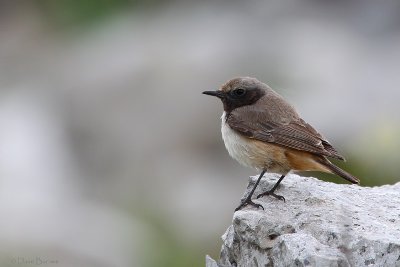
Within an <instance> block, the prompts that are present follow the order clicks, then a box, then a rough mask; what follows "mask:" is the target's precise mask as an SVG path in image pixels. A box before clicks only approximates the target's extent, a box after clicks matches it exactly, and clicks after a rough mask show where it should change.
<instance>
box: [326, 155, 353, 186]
mask: <svg viewBox="0 0 400 267" xmlns="http://www.w3.org/2000/svg"><path fill="white" fill-rule="evenodd" d="M319 162H320V163H321V164H322V165H324V166H325V167H327V168H328V169H329V170H330V171H331V172H333V173H334V174H337V175H339V176H340V177H342V178H344V179H346V180H347V181H349V182H351V183H353V184H359V183H360V180H359V179H358V178H357V177H355V176H353V175H351V174H350V173H348V172H346V171H344V170H342V169H341V168H339V167H338V166H336V165H334V164H333V163H332V162H330V161H329V160H328V159H326V158H324V159H321V160H320V161H319Z"/></svg>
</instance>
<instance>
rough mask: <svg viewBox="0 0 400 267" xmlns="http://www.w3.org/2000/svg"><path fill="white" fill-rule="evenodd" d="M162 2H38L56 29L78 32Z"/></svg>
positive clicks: (159, 0)
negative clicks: (115, 16)
mask: <svg viewBox="0 0 400 267" xmlns="http://www.w3.org/2000/svg"><path fill="white" fill-rule="evenodd" d="M163 2H165V1H161V0H149V1H145V0H80V1H69V0H57V1H53V0H36V1H35V3H36V5H37V7H38V9H39V10H40V11H41V12H42V15H43V18H44V19H46V20H47V22H48V23H49V24H50V25H51V26H52V27H54V28H56V29H58V30H59V29H61V30H67V31H68V30H77V29H82V28H86V27H90V26H93V25H96V23H99V22H101V21H102V20H103V19H107V18H108V17H110V16H112V15H114V13H118V12H121V11H123V10H126V9H130V10H134V9H137V8H144V7H154V6H156V5H159V4H161V3H163Z"/></svg>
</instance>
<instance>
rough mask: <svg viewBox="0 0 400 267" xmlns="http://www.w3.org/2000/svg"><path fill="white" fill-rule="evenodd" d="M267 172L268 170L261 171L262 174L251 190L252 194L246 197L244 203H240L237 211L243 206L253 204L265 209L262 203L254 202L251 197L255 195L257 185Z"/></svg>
mask: <svg viewBox="0 0 400 267" xmlns="http://www.w3.org/2000/svg"><path fill="white" fill-rule="evenodd" d="M265 172H266V171H265V170H264V171H262V172H261V174H260V176H259V177H258V179H257V182H256V184H255V185H254V187H253V189H252V190H251V192H250V194H249V195H248V196H247V197H246V199H245V200H244V201H243V202H242V203H240V205H239V207H237V208H236V209H235V211H238V210H240V209H241V208H243V207H244V206H246V205H251V206H254V207H256V208H262V209H264V208H263V206H262V205H260V204H257V203H254V202H253V201H251V197H252V196H253V194H254V191H256V188H257V185H258V184H259V183H260V180H261V178H262V177H263V176H264V174H265Z"/></svg>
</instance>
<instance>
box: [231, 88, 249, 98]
mask: <svg viewBox="0 0 400 267" xmlns="http://www.w3.org/2000/svg"><path fill="white" fill-rule="evenodd" d="M245 93H246V90H245V89H243V88H238V89H235V90H233V91H232V94H233V95H234V96H236V97H241V96H244V95H245Z"/></svg>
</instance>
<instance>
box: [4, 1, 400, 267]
mask: <svg viewBox="0 0 400 267" xmlns="http://www.w3.org/2000/svg"><path fill="white" fill-rule="evenodd" d="M399 71H400V2H399V1H395V0H393V1H380V2H379V3H377V2H376V1H373V0H364V1H359V0H350V1H322V0H319V1H318V0H308V1H295V0H287V1H286V0H285V1H281V0H279V1H278V0H276V1H246V2H244V1H243V2H241V1H201V2H200V1H160V0H152V1H143V0H114V1H111V0H109V1H106V0H97V1H96V0H81V1H69V0H57V1H52V0H47V1H45V0H42V1H33V0H32V1H18V0H15V1H0V148H1V149H0V214H1V220H0V263H1V266H16V265H18V266H28V265H32V264H34V263H38V262H39V263H41V264H42V266H59V267H60V266H89V267H90V266H143V267H152V266H178V267H179V266H182V267H183V266H185V267H186V266H204V256H205V255H206V254H210V255H211V256H212V257H214V258H218V254H219V250H220V246H221V240H220V236H221V235H222V234H223V233H224V231H225V229H226V228H227V227H228V226H229V225H230V223H231V218H232V214H233V210H234V208H235V207H236V206H237V205H238V204H239V200H240V198H241V196H242V194H243V192H244V190H245V188H246V185H247V181H248V177H249V176H250V175H256V174H257V173H256V171H254V170H250V169H246V168H244V167H242V166H240V165H239V164H238V163H236V162H235V161H234V160H232V159H230V158H229V156H228V154H227V152H226V151H225V148H224V145H223V142H222V139H221V134H220V116H221V113H222V105H221V103H220V102H219V100H218V99H214V98H211V97H208V96H204V95H202V94H201V92H202V91H204V90H215V89H218V88H219V86H220V85H221V84H222V83H224V82H225V81H227V80H228V79H230V78H233V77H235V76H254V77H257V78H258V79H260V80H261V81H264V82H266V83H268V84H269V85H270V86H271V87H272V88H274V89H275V90H276V91H278V92H279V93H280V94H281V95H283V96H284V97H285V98H286V99H288V100H289V101H290V102H291V103H292V104H294V105H295V106H296V108H297V109H298V111H299V113H300V114H301V115H302V116H303V118H304V119H305V120H306V121H307V122H309V123H310V124H312V125H313V126H314V127H315V128H316V129H318V130H319V131H321V132H322V133H323V134H324V135H325V136H326V137H327V138H328V140H330V141H331V143H332V144H334V146H335V147H337V149H338V150H339V151H340V152H341V153H342V154H343V155H345V156H346V158H347V162H346V163H345V164H341V165H340V166H342V167H343V168H345V169H346V170H348V171H350V172H351V173H353V174H354V175H356V176H358V177H360V178H361V181H362V185H363V186H375V185H382V184H393V183H396V182H398V181H399V180H400V176H399V174H398V170H399V166H398V165H399V163H400V160H399V159H400V156H399V150H400V141H399V138H398V137H399V135H400V123H399V122H400V120H399V119H400V118H399V117H400V107H399V99H400V88H399V85H400V75H399ZM339 164H340V163H339ZM312 175H313V176H317V177H319V178H322V179H327V180H331V181H334V182H337V183H342V180H341V179H340V178H337V177H335V176H326V175H325V176H324V175H321V174H317V173H315V174H312Z"/></svg>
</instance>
